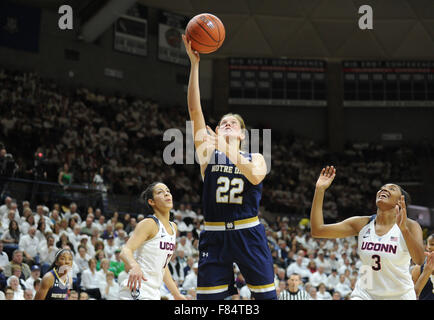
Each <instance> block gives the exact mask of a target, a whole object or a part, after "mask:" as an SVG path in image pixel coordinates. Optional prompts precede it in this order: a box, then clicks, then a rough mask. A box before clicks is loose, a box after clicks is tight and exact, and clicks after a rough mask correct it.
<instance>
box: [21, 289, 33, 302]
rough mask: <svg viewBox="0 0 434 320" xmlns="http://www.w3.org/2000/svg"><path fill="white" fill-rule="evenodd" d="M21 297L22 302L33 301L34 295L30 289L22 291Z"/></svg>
mask: <svg viewBox="0 0 434 320" xmlns="http://www.w3.org/2000/svg"><path fill="white" fill-rule="evenodd" d="M23 296H24V300H33V297H34V296H35V294H34V293H33V290H32V289H26V290H24V294H23Z"/></svg>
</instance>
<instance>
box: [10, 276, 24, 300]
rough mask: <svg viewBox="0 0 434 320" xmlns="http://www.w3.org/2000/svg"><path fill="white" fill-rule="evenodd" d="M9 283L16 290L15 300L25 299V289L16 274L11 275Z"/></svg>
mask: <svg viewBox="0 0 434 320" xmlns="http://www.w3.org/2000/svg"><path fill="white" fill-rule="evenodd" d="M7 285H8V286H9V287H11V288H12V290H13V292H14V298H13V300H24V291H23V289H22V288H21V286H20V280H19V279H18V278H17V277H16V276H13V275H12V276H10V277H9V278H8V281H7Z"/></svg>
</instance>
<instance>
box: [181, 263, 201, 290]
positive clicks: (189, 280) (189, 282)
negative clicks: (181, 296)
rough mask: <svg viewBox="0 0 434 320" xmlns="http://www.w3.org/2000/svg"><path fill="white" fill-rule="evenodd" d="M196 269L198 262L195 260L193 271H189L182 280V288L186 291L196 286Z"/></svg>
mask: <svg viewBox="0 0 434 320" xmlns="http://www.w3.org/2000/svg"><path fill="white" fill-rule="evenodd" d="M197 270H198V264H197V262H195V263H194V264H193V272H190V273H189V274H188V275H187V276H186V277H185V280H184V283H183V284H182V289H183V290H185V291H188V290H189V289H191V288H193V289H196V288H197Z"/></svg>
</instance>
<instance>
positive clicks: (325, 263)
mask: <svg viewBox="0 0 434 320" xmlns="http://www.w3.org/2000/svg"><path fill="white" fill-rule="evenodd" d="M314 261H315V264H316V266H317V267H318V268H319V267H323V268H324V273H325V274H327V275H329V274H330V273H332V265H331V264H330V261H329V259H328V258H325V257H324V251H323V250H321V249H320V250H318V257H317V258H316V259H315V260H314Z"/></svg>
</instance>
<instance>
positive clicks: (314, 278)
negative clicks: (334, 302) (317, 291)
mask: <svg viewBox="0 0 434 320" xmlns="http://www.w3.org/2000/svg"><path fill="white" fill-rule="evenodd" d="M326 281H327V275H326V274H325V273H324V267H323V266H321V267H319V268H318V271H316V272H315V273H313V274H312V275H311V276H310V278H309V282H310V283H311V284H312V286H313V287H315V288H318V287H319V285H320V283H325V282H326Z"/></svg>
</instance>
